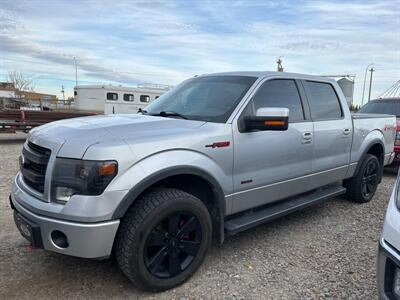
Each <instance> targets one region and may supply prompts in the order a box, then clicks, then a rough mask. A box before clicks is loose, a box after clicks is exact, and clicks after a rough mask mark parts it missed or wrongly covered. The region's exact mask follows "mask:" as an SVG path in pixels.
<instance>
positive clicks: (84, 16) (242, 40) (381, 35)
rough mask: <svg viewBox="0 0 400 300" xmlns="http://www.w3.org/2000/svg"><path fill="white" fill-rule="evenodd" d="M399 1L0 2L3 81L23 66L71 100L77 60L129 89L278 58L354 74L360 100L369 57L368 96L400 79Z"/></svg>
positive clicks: (87, 75) (92, 80) (89, 74)
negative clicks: (370, 65) (370, 92)
mask: <svg viewBox="0 0 400 300" xmlns="http://www.w3.org/2000/svg"><path fill="white" fill-rule="evenodd" d="M399 7H400V0H392V1H368V0H364V1H350V0H349V1H340V0H339V1H328V0H321V1H319V0H317V1H295V0H292V1H266V0H247V1H244V0H242V1H228V0H225V1H215V0H213V1H207V0H204V1H196V0H191V1H190V0H187V1H181V0H176V1H172V0H171V1H167V0H165V1H156V0H154V1H151V0H149V1H101V0H97V1H92V0H86V1H85V0H83V1H77V0H53V1H42V0H31V1H27V0H25V1H19V0H0V81H2V80H5V79H6V75H7V73H8V72H9V71H12V70H17V71H19V72H22V73H23V74H25V75H26V76H27V77H29V78H32V79H33V80H34V81H35V84H36V91H38V92H47V93H53V94H57V95H58V96H59V97H61V93H60V91H61V86H62V85H63V86H64V88H65V95H66V97H68V96H72V95H73V87H74V85H75V65H74V57H75V59H76V62H77V68H78V83H79V84H114V85H123V86H135V85H136V84H138V83H157V84H168V85H176V84H178V83H179V82H180V81H182V80H184V79H186V78H189V77H192V76H194V75H197V74H207V73H214V72H225V71H247V70H248V71H253V70H258V71H263V70H265V71H267V70H276V60H277V58H278V57H282V60H283V67H284V69H285V71H288V72H295V73H306V74H315V75H329V74H333V75H340V74H350V75H355V76H356V77H355V95H354V99H355V100H354V101H355V103H357V104H359V103H361V97H362V90H363V83H364V76H365V69H366V67H367V65H368V64H370V63H374V68H375V72H374V73H373V84H372V95H371V97H372V98H374V97H378V96H379V95H380V94H382V93H383V92H384V91H385V90H386V89H387V88H389V87H390V86H391V85H392V84H393V83H394V82H396V81H397V80H400V9H399ZM368 82H369V73H368V77H367V85H368ZM366 94H368V90H367V89H366ZM366 96H367V95H366ZM366 96H365V97H366Z"/></svg>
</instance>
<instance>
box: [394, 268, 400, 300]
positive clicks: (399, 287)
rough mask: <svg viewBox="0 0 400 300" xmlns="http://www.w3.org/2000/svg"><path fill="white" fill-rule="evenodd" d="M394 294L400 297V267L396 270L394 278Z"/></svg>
mask: <svg viewBox="0 0 400 300" xmlns="http://www.w3.org/2000/svg"><path fill="white" fill-rule="evenodd" d="M393 294H395V295H396V298H397V297H400V269H399V268H396V270H395V271H394V278H393Z"/></svg>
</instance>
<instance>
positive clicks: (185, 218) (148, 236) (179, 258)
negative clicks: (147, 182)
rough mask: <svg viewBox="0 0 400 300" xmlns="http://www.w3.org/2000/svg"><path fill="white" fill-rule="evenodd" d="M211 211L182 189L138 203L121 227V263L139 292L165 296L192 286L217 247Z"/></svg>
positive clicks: (164, 191)
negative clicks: (190, 280) (185, 285)
mask: <svg viewBox="0 0 400 300" xmlns="http://www.w3.org/2000/svg"><path fill="white" fill-rule="evenodd" d="M211 232H212V230H211V218H210V214H209V213H208V210H207V208H206V207H205V205H204V204H203V203H202V202H201V201H200V200H199V199H197V198H196V197H194V196H193V195H190V194H188V193H186V192H184V191H181V190H177V189H160V190H156V191H154V192H150V193H148V194H146V195H145V196H143V197H142V198H141V199H138V201H137V202H135V203H134V204H133V206H132V207H131V208H130V209H129V211H128V212H127V215H126V216H125V217H124V219H123V220H122V222H121V225H120V229H119V232H118V235H117V239H116V246H115V252H116V258H117V262H118V264H119V266H120V268H121V270H122V271H123V272H124V273H125V275H126V276H127V277H128V278H129V279H130V280H131V281H132V282H133V283H134V284H135V285H136V286H137V287H139V288H141V289H144V290H149V291H163V290H167V289H170V288H172V287H174V286H177V285H179V284H181V283H182V282H184V281H185V280H187V279H188V278H189V277H190V276H191V275H192V274H193V273H194V272H195V271H196V270H197V268H198V267H199V266H200V265H201V263H202V262H203V260H204V257H205V255H206V252H207V249H208V246H209V245H210V243H211Z"/></svg>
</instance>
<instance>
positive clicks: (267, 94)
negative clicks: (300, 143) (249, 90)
mask: <svg viewBox="0 0 400 300" xmlns="http://www.w3.org/2000/svg"><path fill="white" fill-rule="evenodd" d="M253 105H254V110H255V112H256V111H257V109H259V108H261V107H286V108H289V122H301V121H303V120H304V112H303V106H302V104H301V99H300V95H299V91H298V89H297V85H296V82H295V81H294V80H291V79H274V80H269V81H267V82H265V83H264V84H263V85H262V86H261V87H260V88H259V89H258V91H257V93H256V95H255V96H254V98H253Z"/></svg>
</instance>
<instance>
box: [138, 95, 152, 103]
mask: <svg viewBox="0 0 400 300" xmlns="http://www.w3.org/2000/svg"><path fill="white" fill-rule="evenodd" d="M140 102H146V103H148V102H150V96H149V95H140Z"/></svg>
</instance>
